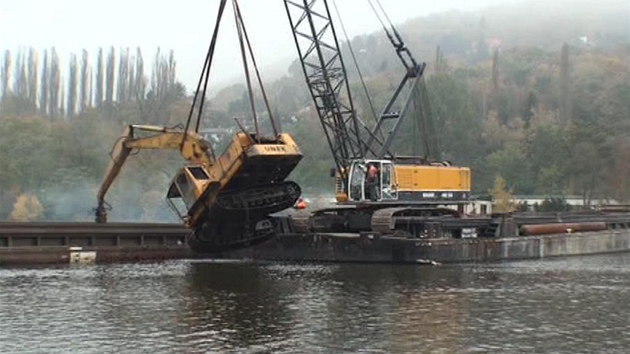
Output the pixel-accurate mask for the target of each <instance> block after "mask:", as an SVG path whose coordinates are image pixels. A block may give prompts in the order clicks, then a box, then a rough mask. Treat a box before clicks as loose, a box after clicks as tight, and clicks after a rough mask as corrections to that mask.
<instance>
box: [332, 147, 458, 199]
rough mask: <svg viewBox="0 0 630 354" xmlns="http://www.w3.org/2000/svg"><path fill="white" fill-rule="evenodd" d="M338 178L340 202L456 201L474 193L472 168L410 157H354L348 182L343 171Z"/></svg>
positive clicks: (337, 191)
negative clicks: (381, 158)
mask: <svg viewBox="0 0 630 354" xmlns="http://www.w3.org/2000/svg"><path fill="white" fill-rule="evenodd" d="M370 171H372V172H370ZM335 177H336V178H335V181H336V183H335V184H336V186H335V188H336V197H337V202H340V203H357V202H370V201H371V202H386V201H401V202H403V201H404V202H416V203H421V202H426V201H431V202H447V203H452V202H455V201H465V200H468V198H469V196H470V169H469V168H467V167H457V166H451V165H450V164H449V163H447V162H436V163H418V162H417V161H416V160H413V159H408V158H402V159H400V160H396V161H392V160H379V159H373V160H354V161H352V162H351V163H350V167H349V169H348V173H347V178H348V180H347V181H342V180H341V174H339V173H337V174H336V176H335ZM344 182H345V183H344Z"/></svg>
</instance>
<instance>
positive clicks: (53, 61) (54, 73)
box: [48, 47, 61, 118]
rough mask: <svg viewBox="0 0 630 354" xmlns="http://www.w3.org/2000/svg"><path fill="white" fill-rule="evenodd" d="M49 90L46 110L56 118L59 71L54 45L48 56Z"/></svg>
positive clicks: (59, 89)
mask: <svg viewBox="0 0 630 354" xmlns="http://www.w3.org/2000/svg"><path fill="white" fill-rule="evenodd" d="M49 91H50V96H49V98H50V100H49V101H48V107H49V108H48V112H49V114H50V116H51V117H52V118H56V117H57V116H58V114H59V99H60V97H61V92H60V91H61V71H60V69H59V56H58V55H57V51H56V50H55V48H54V47H53V48H52V50H51V56H50V82H49Z"/></svg>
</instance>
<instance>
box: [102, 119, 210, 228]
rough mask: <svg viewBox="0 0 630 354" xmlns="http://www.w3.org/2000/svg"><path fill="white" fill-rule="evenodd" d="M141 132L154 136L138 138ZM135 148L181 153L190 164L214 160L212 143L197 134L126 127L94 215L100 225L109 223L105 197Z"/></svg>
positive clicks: (106, 173) (149, 127) (112, 157)
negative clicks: (211, 148) (211, 152)
mask: <svg viewBox="0 0 630 354" xmlns="http://www.w3.org/2000/svg"><path fill="white" fill-rule="evenodd" d="M138 132H150V133H153V135H150V136H144V137H137V136H136V135H137V133H138ZM134 149H168V150H180V152H181V155H182V157H183V158H184V159H185V160H186V161H188V162H189V163H192V164H197V165H205V166H208V167H209V166H210V165H212V164H213V161H214V158H213V157H212V155H211V154H209V153H208V151H209V149H210V144H209V143H208V142H206V141H205V140H204V139H203V138H202V137H201V136H199V135H198V134H196V133H192V132H188V133H184V132H183V131H182V130H177V129H173V128H167V127H161V126H154V125H129V126H127V128H125V130H124V131H123V133H122V135H121V136H120V138H118V140H117V141H116V144H115V145H114V147H113V148H112V151H111V153H110V157H111V159H110V161H109V164H108V165H107V168H106V169H105V174H104V177H103V180H102V182H101V186H100V188H99V190H98V193H97V195H96V199H97V201H98V206H97V207H96V215H95V216H96V222H97V223H105V222H107V207H106V203H105V195H106V194H107V192H108V191H109V188H110V187H111V185H112V183H113V182H114V180H115V179H116V177H118V174H119V173H120V171H121V170H122V167H123V165H124V164H125V162H126V161H127V158H128V157H129V155H130V154H131V152H132V151H133V150H134ZM210 151H211V150H210Z"/></svg>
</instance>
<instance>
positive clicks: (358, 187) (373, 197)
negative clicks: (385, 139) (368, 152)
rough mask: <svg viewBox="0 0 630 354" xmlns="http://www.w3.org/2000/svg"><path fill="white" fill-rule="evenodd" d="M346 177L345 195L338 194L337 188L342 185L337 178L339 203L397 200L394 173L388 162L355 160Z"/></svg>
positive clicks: (391, 164) (396, 185)
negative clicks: (346, 190)
mask: <svg viewBox="0 0 630 354" xmlns="http://www.w3.org/2000/svg"><path fill="white" fill-rule="evenodd" d="M347 176H348V181H347V183H346V185H347V186H348V192H347V193H339V192H340V191H339V187H340V186H341V185H343V184H342V183H340V182H341V180H340V177H339V176H337V180H338V181H337V189H338V191H337V201H339V202H346V201H349V202H364V201H387V200H397V199H398V183H397V180H396V172H395V169H394V164H393V162H392V161H390V160H355V161H353V162H352V163H351V165H350V169H349V170H348V175H347ZM344 197H345V198H344ZM340 199H342V200H340ZM344 199H345V200H344Z"/></svg>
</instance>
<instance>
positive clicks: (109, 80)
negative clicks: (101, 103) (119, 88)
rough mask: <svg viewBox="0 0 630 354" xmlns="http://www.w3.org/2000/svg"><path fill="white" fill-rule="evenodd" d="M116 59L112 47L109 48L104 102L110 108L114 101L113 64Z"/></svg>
mask: <svg viewBox="0 0 630 354" xmlns="http://www.w3.org/2000/svg"><path fill="white" fill-rule="evenodd" d="M115 61H116V53H115V52H114V47H111V48H110V49H109V54H108V55H107V68H106V74H105V102H106V103H107V105H108V106H109V107H110V108H111V106H112V104H113V102H114V72H115V70H114V69H115V68H114V66H115V65H116V64H115Z"/></svg>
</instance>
